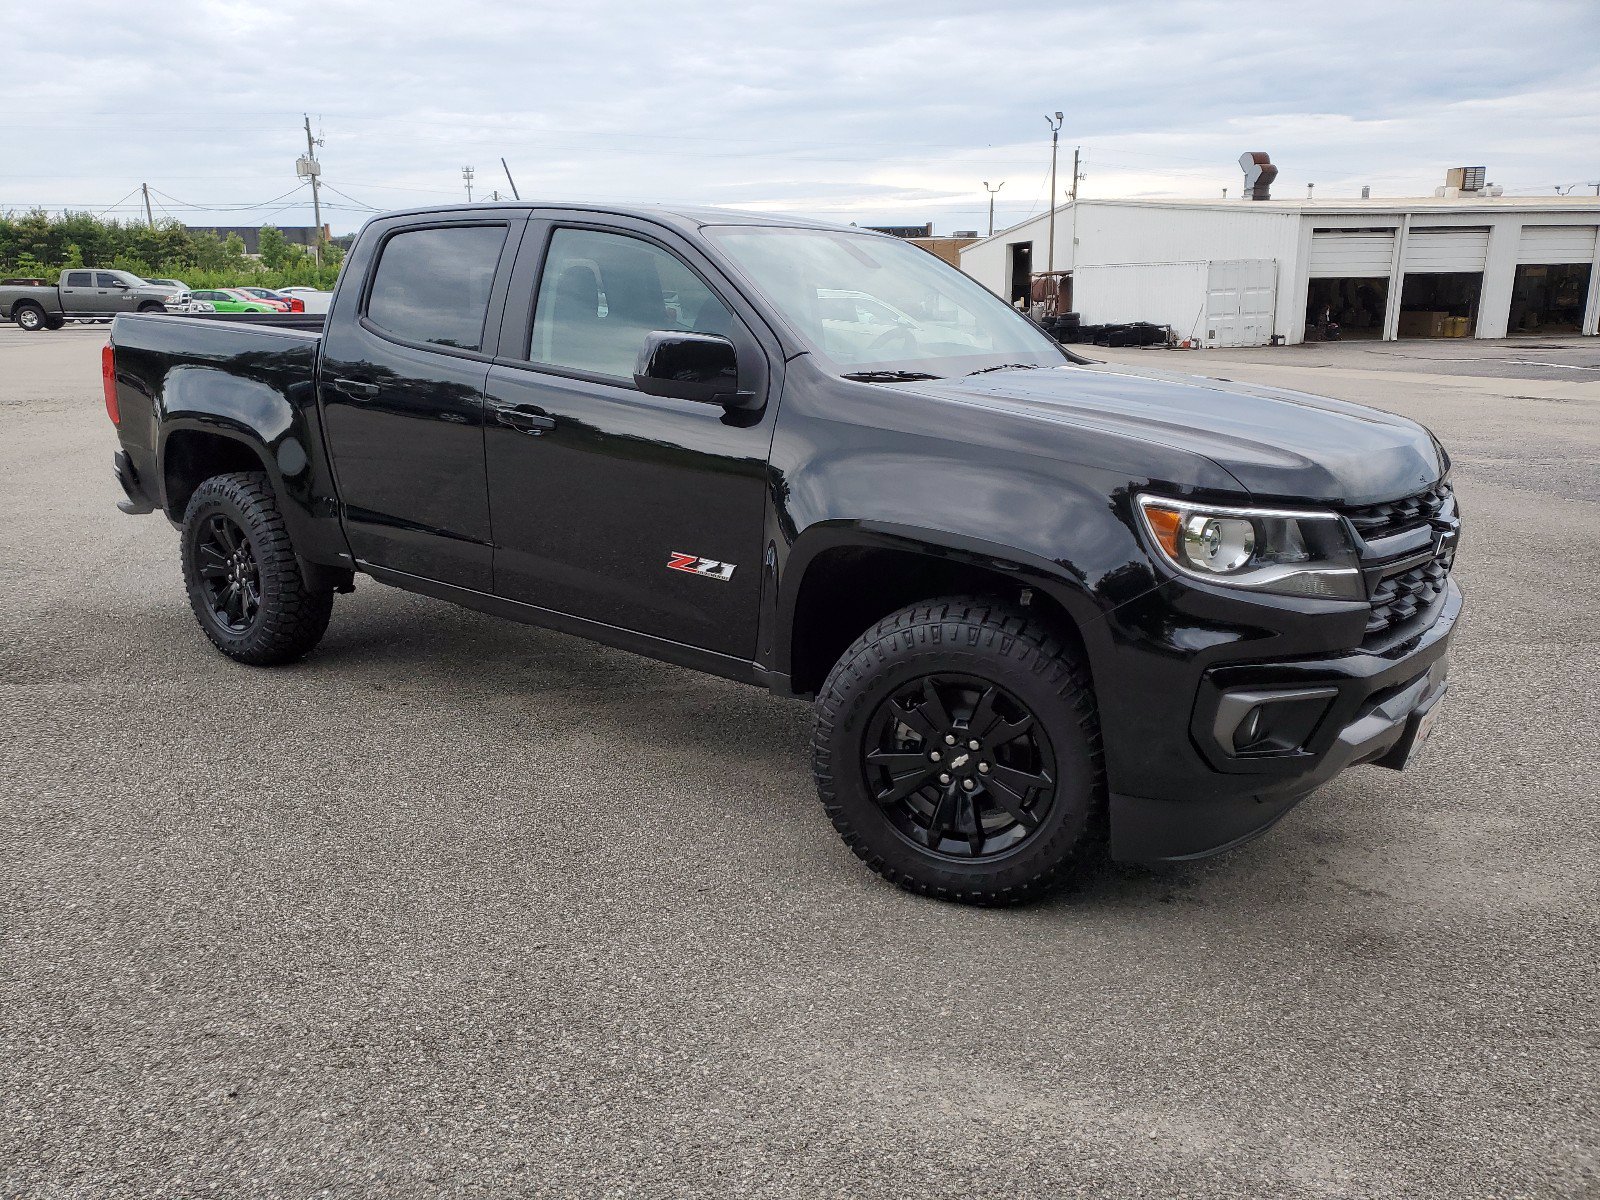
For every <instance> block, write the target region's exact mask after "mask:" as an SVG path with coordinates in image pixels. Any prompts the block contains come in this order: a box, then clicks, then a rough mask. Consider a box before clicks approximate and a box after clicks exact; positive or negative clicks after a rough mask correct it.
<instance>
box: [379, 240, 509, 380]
mask: <svg viewBox="0 0 1600 1200" xmlns="http://www.w3.org/2000/svg"><path fill="white" fill-rule="evenodd" d="M505 241H506V227H505V226H504V225H457V226H452V227H449V228H443V229H412V230H407V231H406V232H404V233H397V234H395V235H394V236H393V237H391V238H390V239H389V240H388V241H387V242H385V243H384V244H383V253H382V256H381V257H380V258H379V259H378V270H377V273H376V274H375V275H374V276H373V279H372V294H371V295H370V296H369V297H368V299H367V320H369V321H371V322H372V323H373V324H374V325H376V326H377V327H378V328H379V329H381V330H383V331H384V332H385V333H387V334H390V335H392V336H394V337H397V338H401V339H404V340H405V341H408V342H432V343H433V344H434V345H436V346H453V347H455V348H457V349H461V350H481V349H483V325H484V320H485V318H486V317H487V315H488V312H489V290H490V288H491V287H492V286H493V285H494V273H495V270H496V268H498V267H499V265H500V251H501V249H502V248H503V247H504V246H505Z"/></svg>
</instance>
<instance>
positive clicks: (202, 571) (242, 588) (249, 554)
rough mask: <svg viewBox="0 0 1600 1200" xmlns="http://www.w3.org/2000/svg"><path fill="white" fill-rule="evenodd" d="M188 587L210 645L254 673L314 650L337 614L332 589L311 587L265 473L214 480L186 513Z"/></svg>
mask: <svg viewBox="0 0 1600 1200" xmlns="http://www.w3.org/2000/svg"><path fill="white" fill-rule="evenodd" d="M182 548H183V582H184V588H185V590H186V591H187V592H188V594H189V607H190V608H192V609H193V610H194V615H195V619H196V620H198V621H199V622H200V628H201V630H202V631H203V632H204V633H205V635H206V637H207V638H208V639H209V640H210V642H211V644H212V645H213V646H215V647H216V648H217V649H218V650H220V651H222V652H223V653H224V654H226V655H227V656H228V657H229V658H231V659H234V660H235V661H237V662H242V663H248V664H249V665H251V666H255V667H269V666H276V665H278V664H280V663H286V662H293V661H294V660H295V659H297V658H300V657H302V656H303V655H305V654H306V653H307V652H309V651H310V650H311V648H312V647H313V646H315V645H316V644H317V642H318V641H319V640H321V638H322V635H323V633H324V631H326V629H327V628H328V618H329V617H330V616H331V615H332V613H333V591H332V588H331V587H328V586H326V585H324V586H317V587H313V586H311V585H310V584H309V583H308V582H307V580H306V576H305V572H304V571H303V570H302V569H301V564H300V560H299V558H298V556H297V555H296V554H295V550H294V543H293V542H292V541H291V540H290V537H289V530H288V527H287V526H286V525H285V524H284V520H283V513H282V511H281V510H280V509H279V507H278V499H277V496H276V495H275V494H274V492H273V490H272V483H271V481H270V480H269V479H268V478H267V476H266V475H265V474H263V473H262V472H259V471H239V472H236V473H233V474H229V475H213V476H212V477H211V478H210V479H207V480H205V481H203V482H202V483H201V484H200V486H199V487H197V488H195V490H194V494H193V495H191V496H190V497H189V503H188V506H187V507H186V508H185V510H184V515H183V540H182Z"/></svg>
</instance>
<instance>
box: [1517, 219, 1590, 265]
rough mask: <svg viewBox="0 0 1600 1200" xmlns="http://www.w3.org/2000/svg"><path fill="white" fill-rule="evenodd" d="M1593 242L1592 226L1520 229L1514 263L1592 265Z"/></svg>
mask: <svg viewBox="0 0 1600 1200" xmlns="http://www.w3.org/2000/svg"><path fill="white" fill-rule="evenodd" d="M1594 239H1595V227H1594V226H1593V225H1524V226H1523V227H1522V239H1521V240H1520V241H1519V242H1518V243H1517V262H1518V263H1544V264H1557V263H1586V262H1593V261H1594Z"/></svg>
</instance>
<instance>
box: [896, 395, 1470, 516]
mask: <svg viewBox="0 0 1600 1200" xmlns="http://www.w3.org/2000/svg"><path fill="white" fill-rule="evenodd" d="M910 386H912V387H913V388H914V389H915V390H916V391H918V392H921V393H923V394H924V395H927V396H930V397H934V398H938V399H941V400H947V401H951V402H955V403H961V404H971V405H978V406H981V407H983V408H987V409H990V410H993V411H996V412H1000V413H1006V414H1009V415H1014V416H1017V417H1021V418H1026V419H1031V420H1036V421H1039V422H1041V423H1046V424H1051V425H1066V426H1078V427H1082V428H1089V429H1095V430H1098V431H1101V432H1103V433H1108V434H1113V435H1120V436H1124V437H1127V438H1130V439H1137V440H1140V441H1145V442H1156V443H1159V444H1161V445H1163V446H1166V447H1169V448H1171V449H1174V450H1180V451H1188V452H1190V453H1193V454H1197V455H1202V456H1204V457H1205V458H1207V459H1210V460H1211V462H1213V463H1214V464H1216V465H1217V466H1218V467H1221V468H1222V469H1223V470H1224V471H1226V472H1227V473H1228V474H1230V475H1232V476H1233V477H1234V478H1235V479H1237V480H1238V481H1239V483H1240V484H1241V485H1242V486H1243V488H1244V489H1245V490H1246V491H1248V492H1250V493H1251V494H1252V495H1256V496H1263V497H1282V498H1294V499H1306V500H1317V501H1322V502H1324V503H1329V504H1345V505H1361V504H1375V503H1379V502H1382V501H1386V500H1396V499H1399V498H1400V497H1402V496H1409V495H1411V494H1413V493H1415V492H1418V491H1421V490H1423V489H1424V488H1426V487H1428V486H1429V485H1430V484H1432V483H1433V482H1434V481H1435V480H1437V479H1438V478H1439V477H1440V476H1441V475H1442V474H1443V473H1444V471H1445V469H1446V467H1447V466H1448V460H1447V459H1446V458H1445V456H1444V452H1443V451H1442V449H1441V448H1440V447H1439V444H1438V443H1437V442H1436V441H1435V440H1434V437H1433V435H1432V434H1431V433H1429V432H1428V431H1427V430H1426V429H1425V428H1423V427H1422V426H1421V425H1419V424H1417V423H1416V422H1415V421H1410V420H1407V419H1406V418H1405V417H1397V416H1394V415H1393V414H1391V413H1385V412H1379V411H1378V410H1377V409H1373V408H1367V407H1365V406H1363V405H1360V404H1347V403H1345V402H1343V401H1341V400H1332V399H1329V398H1327V397H1324V396H1313V395H1309V394H1307V393H1305V392H1296V391H1291V390H1288V389H1283V388H1271V387H1264V386H1260V385H1257V384H1248V383H1236V382H1234V381H1232V380H1226V379H1205V378H1202V377H1200V376H1198V375H1184V374H1180V373H1178V372H1173V371H1160V370H1146V369H1141V368H1135V367H1124V366H1110V365H1094V366H1086V367H1080V366H1070V367H1039V368H1034V369H1032V370H1027V369H1022V370H1005V371H993V372H990V373H988V374H984V375H969V376H966V377H964V378H954V379H939V380H929V381H927V382H921V383H916V384H913V385H910ZM1041 434H1042V431H1041Z"/></svg>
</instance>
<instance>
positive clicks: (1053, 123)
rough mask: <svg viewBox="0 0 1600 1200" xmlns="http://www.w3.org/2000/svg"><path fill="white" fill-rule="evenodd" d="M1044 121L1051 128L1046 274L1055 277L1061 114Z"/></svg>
mask: <svg viewBox="0 0 1600 1200" xmlns="http://www.w3.org/2000/svg"><path fill="white" fill-rule="evenodd" d="M1044 120H1045V124H1046V125H1048V126H1050V204H1049V212H1050V250H1049V254H1048V257H1047V258H1046V259H1045V272H1046V273H1047V274H1049V275H1052V276H1053V275H1055V273H1056V144H1057V143H1058V142H1059V141H1060V140H1061V114H1060V113H1059V112H1058V113H1056V115H1055V118H1054V119H1053V120H1052V119H1051V118H1050V117H1046V118H1045V119H1044Z"/></svg>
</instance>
